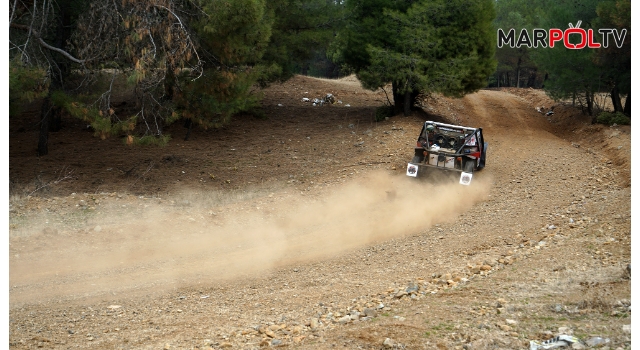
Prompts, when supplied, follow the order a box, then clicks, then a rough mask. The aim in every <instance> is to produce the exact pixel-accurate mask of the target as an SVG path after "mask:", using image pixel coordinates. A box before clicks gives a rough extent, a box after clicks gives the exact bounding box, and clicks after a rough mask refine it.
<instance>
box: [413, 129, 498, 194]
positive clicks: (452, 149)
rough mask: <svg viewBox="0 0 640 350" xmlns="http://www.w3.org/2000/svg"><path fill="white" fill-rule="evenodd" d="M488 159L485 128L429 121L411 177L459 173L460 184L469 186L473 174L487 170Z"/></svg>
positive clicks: (422, 132)
mask: <svg viewBox="0 0 640 350" xmlns="http://www.w3.org/2000/svg"><path fill="white" fill-rule="evenodd" d="M486 157H487V143H486V142H484V138H483V136H482V128H469V127H466V126H459V125H451V124H445V123H438V122H433V121H426V122H425V123H424V125H423V126H422V131H421V132H420V135H419V136H418V142H417V143H416V147H415V155H414V157H413V159H412V160H411V162H410V163H409V164H408V165H407V175H408V176H412V177H417V176H418V174H421V173H423V172H424V171H425V170H426V169H427V168H433V169H440V170H443V171H452V172H459V173H461V174H460V183H461V184H463V185H469V184H470V183H471V178H472V177H473V172H475V171H478V170H481V169H482V168H484V165H485V160H486Z"/></svg>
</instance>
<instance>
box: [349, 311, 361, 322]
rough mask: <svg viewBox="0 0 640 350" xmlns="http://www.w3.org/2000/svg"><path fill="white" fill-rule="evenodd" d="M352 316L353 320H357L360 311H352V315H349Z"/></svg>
mask: <svg viewBox="0 0 640 350" xmlns="http://www.w3.org/2000/svg"><path fill="white" fill-rule="evenodd" d="M349 316H350V317H351V319H352V320H354V321H357V320H358V319H359V318H360V313H359V312H358V311H355V312H353V311H352V312H351V315H349Z"/></svg>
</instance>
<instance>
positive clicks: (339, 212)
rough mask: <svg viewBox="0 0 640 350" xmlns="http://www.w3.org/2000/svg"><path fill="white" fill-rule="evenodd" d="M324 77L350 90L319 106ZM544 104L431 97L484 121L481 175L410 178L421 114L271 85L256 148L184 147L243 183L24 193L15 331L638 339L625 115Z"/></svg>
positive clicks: (63, 336)
mask: <svg viewBox="0 0 640 350" xmlns="http://www.w3.org/2000/svg"><path fill="white" fill-rule="evenodd" d="M314 91H316V92H315V93H316V94H319V93H320V92H321V91H333V93H334V95H336V96H337V97H338V98H340V99H341V100H344V101H343V104H342V105H337V106H328V107H327V106H325V107H319V108H314V107H310V106H308V105H305V103H304V102H301V97H304V96H307V94H309V92H311V94H314ZM305 92H306V93H307V94H305ZM357 95H360V96H357ZM540 98H543V97H540V95H537V94H533V95H531V96H529V95H527V96H524V97H519V96H516V95H514V94H510V93H507V92H505V91H490V90H483V91H480V92H478V93H476V94H473V95H469V96H467V97H465V98H463V99H461V100H449V99H444V98H440V99H438V100H437V101H435V103H433V104H432V105H431V106H432V110H431V111H430V112H429V113H433V115H431V116H428V117H434V118H445V119H446V118H457V119H458V120H457V121H458V122H459V123H461V124H464V125H470V126H482V127H483V129H484V132H485V139H486V141H488V142H489V149H488V161H487V167H486V169H485V170H483V171H482V172H481V173H478V174H477V176H475V177H474V182H475V183H474V186H471V187H469V188H467V187H463V186H459V185H457V184H454V183H441V182H438V183H433V182H431V181H428V180H427V181H411V180H412V179H408V178H406V177H405V176H404V174H403V173H404V172H403V169H404V167H405V166H406V161H407V160H408V158H407V157H409V156H410V155H411V147H412V144H413V142H414V138H415V135H417V133H418V131H419V129H420V127H421V123H422V122H423V121H424V119H425V116H424V115H421V116H413V117H408V118H405V117H394V118H392V119H391V120H389V121H384V122H381V123H374V122H372V121H371V120H370V118H371V109H370V108H369V109H367V108H368V107H366V106H367V104H369V105H374V104H375V103H379V102H375V101H380V100H381V99H382V97H381V94H380V93H379V92H378V93H372V92H367V91H363V90H361V89H360V88H359V87H357V85H354V84H352V83H349V82H347V83H345V82H342V83H340V84H336V83H335V82H331V81H322V80H315V79H309V78H302V77H297V78H295V79H294V80H293V81H290V82H289V83H288V84H286V85H283V86H277V87H273V88H272V89H271V90H270V91H268V92H267V98H266V99H265V101H266V102H265V111H266V112H267V113H268V114H269V115H270V118H271V120H270V121H269V122H270V123H271V124H260V123H262V122H261V121H251V120H243V121H244V122H246V123H245V124H244V128H247V124H249V125H250V126H249V128H252V127H255V125H253V124H251V123H258V124H260V126H262V129H260V136H259V137H260V139H258V140H256V141H255V142H256V143H258V144H259V145H260V147H259V151H256V152H255V153H251V152H242V154H241V155H236V154H235V153H234V154H233V155H230V156H229V157H231V158H232V160H233V161H232V163H231V164H224V165H220V164H217V165H216V166H217V168H215V169H216V171H217V173H216V174H212V173H210V171H209V170H203V169H202V167H199V166H201V165H202V161H200V162H199V161H194V160H193V159H191V160H190V161H188V162H183V163H181V166H180V168H179V169H182V170H181V171H182V172H183V174H184V173H187V174H189V173H197V172H202V171H206V173H205V174H204V175H201V177H200V180H202V178H207V175H209V176H210V182H215V181H216V180H220V179H223V180H222V181H225V182H226V179H227V178H229V179H231V180H232V181H233V182H234V183H236V182H240V183H239V184H238V185H237V187H235V188H227V189H225V188H222V189H217V188H216V189H207V190H204V189H205V188H206V187H203V186H208V184H207V185H205V184H203V183H202V181H200V182H198V181H197V178H194V179H192V181H193V183H192V184H190V185H188V186H182V187H180V190H174V191H173V192H170V193H166V194H159V193H147V194H146V195H145V194H139V193H138V194H136V195H132V194H131V193H127V192H125V191H118V192H111V191H108V190H107V189H108V188H109V186H108V183H106V184H105V183H101V184H100V189H101V190H104V191H107V192H98V191H96V192H94V193H91V192H88V193H79V192H78V193H74V194H72V195H69V194H66V195H64V194H55V195H49V196H32V197H20V198H13V199H12V202H11V205H12V211H11V215H12V216H11V217H12V221H11V223H12V231H11V237H10V247H9V250H10V271H11V273H10V291H9V293H10V324H9V328H10V334H9V336H10V345H11V347H12V348H16V349H18V348H35V347H42V348H72V347H73V348H75V347H81V348H105V349H106V348H109V349H112V348H123V349H141V348H149V349H158V348H166V349H173V348H176V349H182V348H215V349H218V348H247V349H250V348H259V347H264V346H280V347H290V348H300V349H310V348H317V349H325V348H332V347H345V348H349V349H353V348H362V349H380V348H385V347H386V348H394V347H395V348H411V349H414V348H416V349H418V348H426V349H432V348H433V349H436V348H438V349H445V348H447V349H448V348H451V349H454V348H460V349H462V348H467V349H469V348H472V349H482V348H491V349H494V348H502V349H515V348H527V347H528V344H529V341H530V340H538V341H540V340H545V339H548V338H550V337H551V336H554V335H557V334H560V333H566V334H569V333H571V334H574V335H576V336H577V337H578V338H580V339H581V340H583V341H587V340H589V339H591V338H593V337H594V336H600V337H602V338H607V339H609V346H610V348H612V349H615V348H617V347H620V348H623V349H625V348H629V347H630V334H629V333H627V331H626V328H625V327H624V326H625V325H628V324H630V281H629V279H628V278H627V276H625V269H626V266H627V264H628V263H629V262H630V252H631V250H630V222H631V215H630V198H631V197H630V196H631V193H630V187H629V186H628V184H629V178H628V167H629V164H630V159H627V160H626V161H625V154H627V153H621V152H622V151H624V149H623V147H626V148H627V149H628V147H629V145H630V142H629V140H630V137H629V130H628V129H624V128H618V129H615V130H614V129H604V130H602V129H599V130H594V129H593V128H591V127H587V126H585V125H582V124H579V123H578V122H575V123H574V125H572V126H571V128H568V127H566V128H562V130H560V131H559V130H558V128H557V125H554V123H555V122H556V121H555V120H550V119H548V118H546V117H544V116H543V115H542V114H539V113H536V112H535V109H534V108H533V106H532V105H531V104H532V102H531V101H532V99H540ZM283 102H284V103H283ZM347 102H350V104H351V105H352V106H353V107H344V105H345V104H347ZM278 104H285V106H284V107H278ZM286 104H289V105H290V106H288V105H286ZM320 108H323V109H320ZM349 108H352V109H349ZM358 108H359V109H358ZM352 111H353V112H352ZM279 114H281V115H282V117H280V116H279ZM557 114H562V113H557ZM450 116H453V117H450ZM561 117H562V116H559V117H558V118H561ZM565 117H566V116H565ZM279 118H282V119H279ZM267 125H275V126H273V127H274V130H270V129H266V127H267ZM238 128H239V125H235V126H231V127H230V130H229V133H230V134H237V135H238V139H241V138H243V137H246V136H244V135H243V134H244V133H242V132H241V131H240V130H242V129H238ZM196 135H197V134H196ZM594 135H595V136H594ZM612 135H613V136H612ZM202 137H204V136H202ZM589 137H591V138H593V139H597V140H598V142H599V143H597V145H600V146H602V147H600V148H598V147H596V146H595V145H596V144H593V143H589V141H588V140H589ZM580 140H583V141H580ZM226 141H227V144H226V145H224V147H225V148H224V149H225V150H226V149H228V148H229V143H228V142H229V140H226ZM617 146H621V148H617ZM169 147H171V146H169ZM174 147H176V149H172V150H170V151H167V150H165V151H163V152H164V153H165V154H167V153H171V152H173V153H172V154H173V155H177V156H176V157H177V158H178V159H185V158H186V157H187V155H186V154H187V153H185V154H184V155H183V154H180V153H178V152H180V148H179V146H174ZM188 147H202V146H193V145H188ZM211 147H212V148H213V149H212V148H209V149H208V150H206V152H209V153H214V154H217V155H222V154H223V150H222V149H223V146H222V145H214V146H211ZM216 147H218V148H219V150H218V148H216ZM233 147H234V151H233V152H235V149H238V150H240V151H242V148H241V147H240V144H239V143H234V144H233ZM278 147H280V148H278ZM205 148H206V147H205ZM254 149H255V147H254ZM267 150H268V151H267ZM13 151H15V152H18V150H17V149H15V148H14V150H12V152H13ZM145 152H151V151H146V150H145V151H140V154H142V153H145ZM216 152H217V153H216ZM225 152H230V151H225ZM257 154H259V155H257ZM142 157H150V156H149V154H146V153H145V154H144V155H142ZM180 157H183V158H180ZM193 157H196V156H195V155H193ZM158 158H160V156H158ZM257 158H259V159H260V162H257V161H256V159H257ZM409 158H410V157H409ZM614 158H615V160H616V162H612V161H611V160H612V159H614ZM11 161H12V162H13V158H12V159H11ZM247 164H249V165H252V164H256V165H255V166H256V167H257V169H259V171H244V170H242V168H241V169H240V171H239V172H241V174H238V170H233V167H234V166H235V167H242V166H244V165H247ZM270 164H271V166H273V165H277V166H273V169H271V168H270V166H269V165H270ZM85 169H89V168H88V166H87V168H85ZM625 169H626V170H625ZM160 170H161V169H158V171H160ZM165 170H166V169H165ZM234 171H235V172H236V174H238V176H236V177H232V176H234V175H233V174H234ZM211 172H213V171H211ZM16 173H18V171H17V170H16ZM151 174H153V173H152V172H151ZM152 176H157V175H152ZM216 177H218V178H217V179H216ZM160 179H163V178H162V177H158V178H156V179H155V181H156V184H157V181H159V180H160ZM261 179H262V180H261ZM265 179H266V181H265ZM129 181H133V180H129ZM142 181H143V182H144V181H154V180H153V179H151V180H144V179H143V180H142ZM167 182H168V180H167ZM229 183H231V181H230V182H229ZM144 186H146V184H144ZM198 186H200V187H198ZM220 186H223V185H220ZM176 188H177V187H176ZM560 327H566V328H565V329H561V330H560V329H559V328H560Z"/></svg>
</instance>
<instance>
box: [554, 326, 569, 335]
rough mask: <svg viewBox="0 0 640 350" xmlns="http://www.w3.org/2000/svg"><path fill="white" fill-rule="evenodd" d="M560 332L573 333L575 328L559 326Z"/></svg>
mask: <svg viewBox="0 0 640 350" xmlns="http://www.w3.org/2000/svg"><path fill="white" fill-rule="evenodd" d="M558 333H560V334H566V335H573V330H572V329H571V328H569V327H559V328H558Z"/></svg>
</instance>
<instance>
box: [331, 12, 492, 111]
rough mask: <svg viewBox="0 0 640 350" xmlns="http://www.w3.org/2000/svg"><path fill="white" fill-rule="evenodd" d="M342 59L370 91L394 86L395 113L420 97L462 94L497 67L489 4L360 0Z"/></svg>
mask: <svg viewBox="0 0 640 350" xmlns="http://www.w3.org/2000/svg"><path fill="white" fill-rule="evenodd" d="M350 6H351V9H352V10H353V11H354V13H353V20H352V21H351V23H349V26H348V27H347V29H346V30H345V32H343V34H342V35H343V36H344V38H341V40H342V41H343V46H344V48H343V50H342V55H343V57H344V60H345V62H347V63H348V64H350V65H351V66H353V67H354V69H355V70H356V72H357V74H358V77H359V78H360V79H361V80H362V82H363V84H364V85H365V86H366V87H367V88H370V89H376V88H379V87H383V86H385V85H386V84H388V83H391V84H392V90H393V97H394V105H395V108H396V112H399V111H404V113H405V115H407V114H408V113H409V109H410V107H411V106H413V105H414V103H415V101H416V97H417V96H418V95H419V94H429V93H432V92H440V93H443V94H445V95H448V96H462V95H464V94H466V93H469V92H473V91H476V90H478V89H479V88H481V87H483V86H486V83H487V77H488V76H489V75H490V74H491V73H493V71H494V69H495V61H494V59H493V56H494V52H495V32H494V31H493V26H492V20H493V18H494V16H495V12H494V6H493V2H492V1H491V0H473V1H463V0H450V1H445V0H429V1H428V0H422V1H415V2H406V1H392V0H387V1H384V0H356V1H354V2H352V3H351V4H350Z"/></svg>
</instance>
